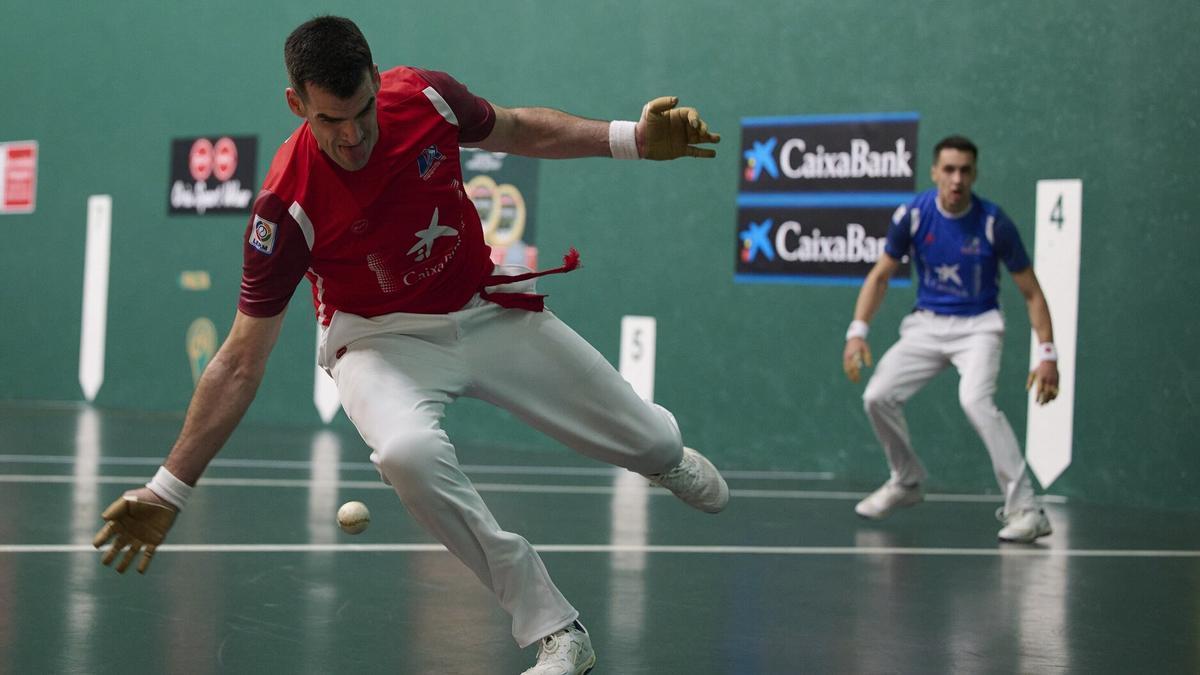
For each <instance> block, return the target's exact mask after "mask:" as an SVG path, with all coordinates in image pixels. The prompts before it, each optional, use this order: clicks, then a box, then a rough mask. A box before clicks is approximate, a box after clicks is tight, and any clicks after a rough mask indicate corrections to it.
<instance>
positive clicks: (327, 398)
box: [313, 323, 342, 424]
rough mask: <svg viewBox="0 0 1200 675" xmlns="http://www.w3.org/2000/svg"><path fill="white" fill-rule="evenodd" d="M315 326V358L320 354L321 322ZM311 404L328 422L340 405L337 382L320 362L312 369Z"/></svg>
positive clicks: (323, 420) (331, 419)
mask: <svg viewBox="0 0 1200 675" xmlns="http://www.w3.org/2000/svg"><path fill="white" fill-rule="evenodd" d="M316 326H317V352H316V353H317V359H318V360H319V359H320V355H321V324H319V323H318V324H316ZM313 405H315V406H316V407H317V414H318V415H320V416H321V421H322V422H324V423H325V424H329V423H330V422H332V421H333V418H334V417H335V416H336V415H337V413H338V409H340V408H341V407H342V403H341V401H339V400H338V392H337V384H336V383H335V382H334V381H333V378H332V377H330V376H329V373H327V372H325V369H324V368H322V367H321V366H320V364H318V365H316V366H314V369H313Z"/></svg>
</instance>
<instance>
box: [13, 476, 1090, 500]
mask: <svg viewBox="0 0 1200 675" xmlns="http://www.w3.org/2000/svg"><path fill="white" fill-rule="evenodd" d="M80 480H83V481H84V482H86V483H100V484H122V485H129V486H130V487H134V486H137V485H142V484H144V483H145V482H146V477H145V476H94V477H93V476H89V477H87V478H86V479H80V478H76V477H75V476H56V475H41V474H0V483H75V482H77V481H80ZM201 484H202V485H204V486H213V487H269V488H305V489H308V488H313V487H318V486H322V487H331V486H336V487H338V488H347V489H355V490H391V489H392V488H391V487H390V486H388V485H386V484H384V483H383V482H382V481H379V480H369V481H368V480H342V481H336V482H333V481H328V482H317V481H311V480H305V479H299V478H221V477H213V478H204V479H203V480H202V483H201ZM472 485H474V486H475V489H476V490H478V491H480V492H516V493H534V494H588V495H611V494H613V493H614V492H615V491H616V489H615V488H613V487H611V486H608V485H526V484H517V483H472ZM650 494H651V495H655V496H659V497H664V496H667V497H669V496H671V493H669V492H667V491H666V490H652V491H651V492H650ZM729 494H730V495H732V496H734V497H739V498H748V499H839V500H858V499H862V498H863V497H864V496H865V495H866V493H863V492H853V491H847V492H842V491H831V490H752V489H732V490H730V491H729ZM925 499H927V500H929V501H936V502H954V503H978V502H986V503H997V504H998V503H1001V502H1002V501H1004V500H1003V498H1002V497H1001V496H1000V495H960V494H928V495H925ZM1041 500H1042V501H1043V502H1046V503H1053V504H1063V503H1065V502H1066V501H1067V498H1066V497H1061V496H1058V495H1042V497H1041Z"/></svg>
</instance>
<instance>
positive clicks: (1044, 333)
mask: <svg viewBox="0 0 1200 675" xmlns="http://www.w3.org/2000/svg"><path fill="white" fill-rule="evenodd" d="M1012 278H1013V281H1014V282H1016V284H1017V288H1018V289H1020V291H1021V295H1022V296H1024V297H1025V307H1026V309H1028V310H1029V324H1030V326H1032V327H1033V332H1034V334H1035V335H1037V339H1038V357H1039V359H1040V360H1039V362H1038V365H1037V367H1035V368H1034V369H1033V370H1032V371H1030V373H1029V378H1028V379H1027V380H1026V381H1025V388H1026V389H1029V388H1030V387H1032V386H1034V384H1036V385H1037V402H1038V403H1039V404H1041V405H1045V404H1047V403H1049V402H1050V401H1053V400H1054V399H1055V398H1057V397H1058V350H1056V349H1055V348H1054V326H1053V325H1052V324H1051V322H1050V306H1049V305H1048V304H1046V296H1045V294H1043V293H1042V285H1041V284H1039V283H1038V280H1037V275H1036V274H1034V273H1033V267H1026V268H1025V269H1023V270H1021V271H1019V272H1013V273H1012Z"/></svg>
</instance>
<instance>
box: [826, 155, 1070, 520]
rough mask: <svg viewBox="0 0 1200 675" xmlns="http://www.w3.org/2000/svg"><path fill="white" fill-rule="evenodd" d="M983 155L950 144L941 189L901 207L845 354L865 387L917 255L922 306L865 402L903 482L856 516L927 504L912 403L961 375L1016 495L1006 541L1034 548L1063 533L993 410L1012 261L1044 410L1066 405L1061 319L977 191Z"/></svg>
mask: <svg viewBox="0 0 1200 675" xmlns="http://www.w3.org/2000/svg"><path fill="white" fill-rule="evenodd" d="M978 156H979V151H978V149H977V148H976V147H975V144H974V143H972V142H971V141H970V140H969V139H967V138H965V137H962V136H950V137H948V138H945V139H943V140H942V141H940V142H939V143H938V144H937V145H936V146H935V147H934V150H933V168H932V171H931V174H932V178H933V182H934V184H935V185H936V186H937V187H936V188H934V189H932V190H928V191H926V192H923V193H921V194H919V195H917V197H916V198H915V199H913V200H912V202H910V203H908V204H906V205H903V206H901V207H900V208H898V209H896V213H895V215H894V216H893V217H892V224H891V226H890V227H889V228H888V235H887V245H886V246H885V248H884V252H883V253H882V254H881V255H880V256H879V260H878V261H877V262H876V263H875V267H874V268H872V270H871V272H870V274H868V275H867V278H866V280H865V281H864V282H863V286H862V290H860V291H859V294H858V301H857V303H856V304H855V306H854V320H853V321H852V322H851V324H850V328H849V330H848V331H847V332H846V348H845V350H844V352H843V354H842V365H843V368H844V369H845V371H846V375H847V377H849V378H850V381H851V382H858V380H859V373H860V369H861V368H862V367H863V365H864V364H865V365H867V366H869V365H871V351H870V349H869V348H868V346H867V342H866V338H867V332H868V323H869V322H870V320H871V318H872V317H873V316H875V312H876V311H877V310H878V309H879V306H880V304H881V303H882V302H883V296H884V294H885V293H886V292H887V287H888V280H889V279H891V278H892V275H893V274H894V273H895V272H896V270H897V268H898V266H899V265H900V260H901V258H903V257H904V256H906V255H909V256H911V257H912V260H913V262H914V263H915V267H916V273H917V303H916V307H915V308H914V309H913V312H912V313H911V314H909V315H908V316H907V317H905V319H904V320H903V321H902V322H901V324H900V340H899V342H897V343H896V344H895V345H893V346H892V348H891V349H889V350H888V351H887V353H886V354H884V355H883V358H882V359H880V361H879V367H878V368H876V370H875V374H874V376H872V377H871V380H870V381H869V382H868V383H867V388H866V391H865V392H864V393H863V403H864V407H865V408H866V412H867V417H868V418H869V419H870V421H871V426H872V428H874V430H875V435H876V436H877V437H878V438H879V442H880V443H881V444H882V445H883V449H884V452H885V454H886V455H887V460H888V464H889V465H890V467H891V477H890V478H889V479H888V481H887V482H886V483H884V484H883V486H882V487H880V488H879V489H878V490H876V491H875V492H873V493H872V494H871V495H870V496H868V497H867V498H866V499H864V500H862V501H861V502H859V503H858V505H857V506H856V507H855V509H854V510H855V512H857V513H858V515H860V516H862V517H864V518H869V519H872V520H879V519H882V518H886V517H887V516H889V515H890V514H891V513H892V512H894V511H895V510H896V509H898V508H901V507H905V506H912V505H913V504H917V503H919V502H920V501H922V500H923V499H924V492H923V491H922V487H921V484H922V482H923V481H924V480H925V478H926V475H927V474H926V471H925V468H924V467H923V466H922V465H921V461H920V460H919V459H918V458H917V455H916V453H915V452H914V451H913V447H912V442H911V441H910V439H909V434H908V424H907V422H906V421H905V419H904V403H905V402H906V401H907V400H908V399H909V398H910V397H912V396H913V394H915V393H917V392H918V391H919V390H920V389H921V388H922V387H924V386H925V384H926V383H928V382H929V380H930V379H932V378H933V377H934V376H935V375H937V374H938V373H939V372H941V371H942V370H943V369H944V368H946V367H947V366H950V365H953V366H954V367H955V368H956V369H957V370H958V373H959V378H960V380H959V387H958V398H959V402H960V403H961V405H962V408H963V411H964V412H966V414H967V418H968V419H969V420H970V421H971V425H972V426H973V427H974V428H975V431H976V432H977V433H978V434H979V436H980V438H982V439H983V443H984V445H985V446H986V447H987V449H988V453H989V454H990V455H991V457H992V467H993V469H994V470H995V473H996V480H997V482H999V484H1000V489H1001V490H1002V491H1003V493H1004V507H1003V508H1002V509H1001V510H1000V511H999V512H998V515H999V517H1000V519H1001V521H1002V522H1003V523H1004V527H1003V528H1002V529H1001V530H1000V533H999V539H1000V540H1001V541H1015V542H1023V543H1028V542H1032V541H1034V540H1036V539H1037V538H1038V537H1043V536H1046V535H1048V534H1050V532H1051V528H1050V521H1049V519H1047V518H1046V514H1045V512H1044V511H1043V510H1042V509H1041V508H1040V507H1039V506H1038V503H1037V501H1036V499H1035V498H1034V493H1033V485H1032V482H1031V481H1030V479H1029V476H1028V475H1027V474H1026V472H1025V459H1024V457H1023V456H1022V454H1021V448H1020V446H1019V445H1018V443H1017V436H1016V434H1015V433H1013V429H1012V425H1010V424H1009V422H1008V419H1007V418H1006V417H1005V416H1004V413H1003V412H1001V411H1000V410H999V409H998V408H997V407H996V404H995V403H994V402H993V400H992V397H993V395H994V394H995V392H996V376H997V374H998V373H999V372H1000V352H1001V349H1002V347H1003V342H1004V316H1003V315H1002V314H1001V312H1000V304H999V290H1000V289H999V281H1000V265H1001V263H1003V265H1004V267H1005V268H1006V269H1007V270H1008V271H1009V273H1010V274H1011V275H1012V278H1013V281H1014V282H1016V284H1017V288H1019V289H1020V291H1021V295H1023V296H1024V297H1025V305H1026V308H1027V309H1028V311H1029V320H1030V323H1031V324H1032V325H1033V330H1034V332H1035V333H1036V334H1037V336H1038V342H1039V345H1038V356H1039V363H1038V366H1037V368H1036V369H1034V370H1033V372H1031V373H1030V374H1029V379H1028V381H1027V383H1026V386H1027V387H1031V386H1035V385H1036V386H1037V388H1038V389H1037V400H1038V403H1040V404H1043V405H1044V404H1046V403H1048V402H1050V401H1052V400H1053V399H1054V398H1055V397H1056V396H1057V395H1058V366H1057V363H1056V362H1057V359H1058V356H1057V352H1056V351H1055V348H1054V331H1053V328H1052V326H1051V323H1050V310H1049V308H1048V307H1047V305H1046V298H1045V296H1044V295H1043V294H1042V289H1041V286H1040V285H1039V284H1038V281H1037V277H1036V276H1035V275H1034V273H1033V267H1032V266H1031V265H1030V263H1029V257H1028V256H1027V255H1026V253H1025V247H1024V246H1023V245H1022V244H1021V237H1020V235H1018V233H1017V229H1016V226H1014V225H1013V222H1012V221H1011V220H1009V218H1008V216H1007V215H1006V214H1005V213H1004V211H1002V210H1001V209H1000V207H999V206H997V205H995V204H993V203H992V202H989V201H987V200H985V199H982V198H980V197H978V196H976V195H975V194H973V193H972V192H971V186H972V184H974V182H975V177H976V168H975V164H976V160H977V158H978Z"/></svg>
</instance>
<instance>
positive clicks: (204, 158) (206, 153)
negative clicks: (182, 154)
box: [188, 138, 213, 181]
mask: <svg viewBox="0 0 1200 675" xmlns="http://www.w3.org/2000/svg"><path fill="white" fill-rule="evenodd" d="M188 170H189V171H191V172H192V178H194V179H195V180H196V181H206V180H208V177H209V176H210V175H211V174H212V170H213V144H212V141H210V140H208V139H207V138H197V139H196V142H195V143H192V151H191V152H189V153H188Z"/></svg>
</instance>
